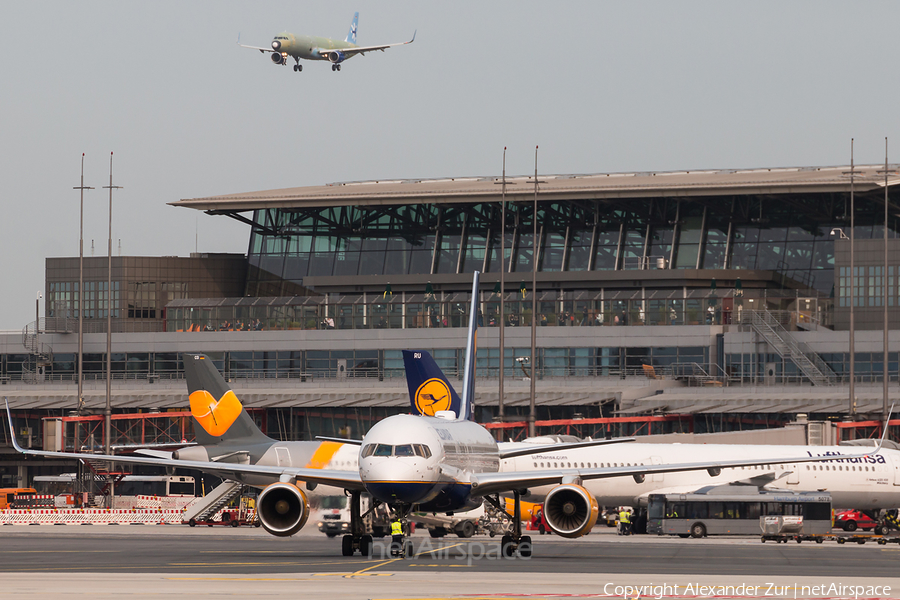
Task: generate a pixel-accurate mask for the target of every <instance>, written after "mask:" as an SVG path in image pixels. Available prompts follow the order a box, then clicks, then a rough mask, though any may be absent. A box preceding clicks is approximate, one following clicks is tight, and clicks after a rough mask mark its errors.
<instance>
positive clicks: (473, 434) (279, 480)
mask: <svg viewBox="0 0 900 600" xmlns="http://www.w3.org/2000/svg"><path fill="white" fill-rule="evenodd" d="M478 275H479V274H478V273H477V272H476V273H475V274H474V283H473V288H472V305H471V309H470V313H469V334H468V339H467V341H466V364H465V369H464V371H463V393H462V396H461V398H460V405H459V410H458V411H456V412H454V411H451V410H442V409H441V408H442V407H439V406H433V407H432V408H433V409H435V412H434V415H433V416H428V415H394V416H391V417H387V418H385V419H383V420H381V421H379V422H378V423H376V424H375V425H374V426H373V427H372V428H371V429H370V430H369V432H368V433H367V434H366V435H365V437H364V438H363V439H362V440H331V441H338V442H343V443H347V444H354V445H356V446H358V447H359V455H358V456H359V469H358V470H357V471H349V472H348V471H342V470H338V469H316V468H310V467H309V466H299V464H298V465H295V464H294V461H293V459H292V457H291V456H290V454H289V452H288V453H282V455H281V456H278V453H277V451H276V456H275V458H276V462H277V464H265V465H263V464H260V463H259V462H257V464H247V463H246V462H244V461H242V460H238V461H237V462H232V463H226V462H223V459H225V458H226V457H218V458H219V461H217V462H211V461H209V460H178V459H163V458H149V457H126V456H106V455H101V454H79V453H68V452H46V451H41V450H26V449H24V448H22V447H21V446H19V444H18V442H17V441H16V438H15V429H14V428H13V427H12V418H11V417H10V434H11V439H12V442H13V446H14V448H15V449H16V451H18V452H20V453H22V454H29V455H33V456H41V457H43V458H65V459H73V458H83V459H90V460H94V461H96V460H108V461H115V462H119V463H135V464H155V465H161V466H167V467H176V468H177V467H183V468H188V469H199V470H202V471H207V472H210V473H214V474H216V475H218V476H220V477H224V478H228V479H234V480H236V481H247V482H250V481H252V482H253V485H256V486H259V487H264V489H263V490H262V492H260V494H259V498H258V500H257V505H256V506H257V514H258V515H259V519H260V523H261V524H262V526H263V527H264V528H265V529H266V531H268V532H269V533H271V534H273V535H277V536H290V535H293V534H295V533H297V532H298V531H300V529H301V528H302V527H303V525H304V524H305V523H306V520H307V519H308V518H309V502H308V500H307V495H306V492H305V491H304V490H303V488H304V487H305V488H306V489H307V490H311V489H314V488H315V487H316V486H317V485H330V486H336V487H340V488H343V489H344V490H345V491H346V492H348V493H349V496H350V508H351V525H350V527H351V533H349V534H348V535H346V536H345V537H344V539H343V544H342V553H343V554H344V556H352V555H353V554H355V553H356V551H357V550H359V551H360V553H361V554H363V555H364V556H371V554H372V549H373V547H372V543H373V540H372V536H371V535H369V534H368V533H367V532H366V530H365V524H364V522H363V515H362V514H361V510H360V509H361V495H362V493H363V492H368V493H369V494H370V495H371V497H372V499H373V504H378V503H383V504H386V505H387V506H388V507H389V508H390V509H391V511H392V512H393V513H394V514H395V515H396V516H397V517H399V518H400V519H401V521H406V520H408V518H409V515H410V513H411V512H413V511H424V512H432V511H439V512H452V511H458V510H466V509H470V508H474V507H476V506H478V505H479V504H481V503H482V501H483V500H487V501H489V502H491V504H493V505H494V506H497V507H498V508H501V509H502V506H501V501H500V497H499V494H511V495H513V498H514V509H513V515H511V516H513V531H512V532H511V533H510V534H507V535H505V536H503V539H502V542H501V548H502V552H503V555H504V556H513V555H515V554H516V553H518V554H519V555H520V556H523V557H524V556H530V555H531V551H532V548H531V539H530V537H529V536H525V535H522V529H521V520H520V519H519V518H518V517H519V516H520V514H521V498H522V496H527V495H528V493H529V492H528V489H529V488H534V487H538V486H550V491H549V492H548V493H547V494H546V498H545V503H544V516H545V518H546V519H547V520H548V521H551V522H552V526H553V528H554V531H555V532H556V533H558V534H560V535H562V536H564V537H580V536H583V535H585V534H587V533H588V532H590V530H591V528H592V527H593V526H594V523H596V521H597V515H598V510H599V507H598V504H597V500H596V499H595V498H594V496H593V494H591V493H590V492H589V491H588V490H586V489H585V487H584V483H585V482H587V481H591V480H594V479H607V478H611V477H621V476H630V477H633V478H636V479H641V478H644V477H646V476H653V475H659V474H663V473H674V472H679V471H692V470H696V471H706V472H707V473H709V475H710V476H712V477H715V476H717V475H719V474H720V473H721V472H722V470H724V469H729V468H735V467H745V466H753V465H769V464H780V463H789V464H801V463H812V462H822V461H823V460H827V459H824V458H822V457H818V456H807V455H805V454H801V452H799V451H797V452H796V454H794V453H791V454H788V455H786V456H781V457H777V456H769V457H759V458H752V459H749V458H738V459H729V460H721V459H719V457H717V456H704V457H703V458H702V459H700V460H698V461H696V462H686V463H677V464H630V465H624V464H623V465H617V466H603V467H599V466H597V467H594V466H590V467H588V466H587V465H585V466H581V465H580V464H575V463H572V464H569V463H568V462H567V463H566V464H560V463H557V464H555V465H553V466H547V467H545V468H544V469H540V470H533V469H529V470H527V471H515V470H514V471H505V472H501V471H500V463H501V461H502V460H503V459H506V458H512V457H515V456H521V455H523V453H524V454H532V455H533V454H541V453H545V452H548V451H550V450H551V449H548V447H547V446H541V445H537V444H534V445H532V446H533V447H532V448H515V449H509V450H505V449H504V450H501V448H499V447H498V446H497V443H496V442H495V441H494V438H493V437H492V436H491V434H490V432H489V431H488V430H487V429H485V428H484V427H482V426H481V425H479V424H477V423H475V422H474V421H472V420H471V418H472V410H471V407H472V398H473V395H474V389H473V388H474V386H473V384H474V381H475V377H474V373H475V333H476V331H475V329H476V323H477V318H476V316H477V309H478ZM412 358H413V359H414V360H415V359H416V357H415V356H413V357H412ZM194 359H195V361H196V362H201V363H202V362H204V361H208V359H206V358H205V357H202V356H201V355H194ZM186 362H187V361H186ZM435 392H437V394H438V395H437V396H436V395H435ZM428 393H429V395H430V396H431V397H430V398H428V399H427V400H428V401H429V402H431V404H436V403H435V402H433V400H434V399H440V391H437V390H433V391H430V392H428ZM438 403H439V402H438ZM191 405H192V409H194V408H199V409H200V412H201V415H202V416H201V418H199V419H198V422H199V423H200V426H201V427H202V428H203V429H204V430H205V431H206V432H207V433H208V434H209V435H210V436H212V437H213V438H217V437H221V436H223V435H225V433H226V432H228V431H229V429H230V428H231V427H235V426H237V427H239V428H240V430H241V431H240V433H243V434H245V435H247V437H248V439H247V448H246V450H247V452H248V453H252V446H253V445H254V443H255V441H256V440H257V439H258V438H255V437H254V436H253V435H252V434H253V431H252V429H245V424H246V421H245V420H243V419H242V415H244V414H245V411H244V409H243V407H242V406H241V404H240V402H239V401H238V399H237V397H236V396H235V395H234V393H233V392H226V393H225V395H224V396H222V397H220V398H218V399H217V398H216V396H214V395H212V394H208V393H207V394H197V395H196V398H195V394H191ZM195 405H196V406H195ZM7 416H9V404H8V403H7ZM604 443H607V442H606V440H595V441H590V442H586V443H584V444H582V445H584V446H592V445H597V444H604ZM626 445H627V444H626ZM577 447H578V445H575V446H573V445H567V446H566V449H568V450H574V449H576V448H577ZM557 449H561V448H560V447H557ZM880 450H881V446H880V445H879V446H878V447H876V448H874V449H872V450H871V451H869V452H865V453H861V454H850V455H845V456H843V457H842V458H844V459H848V460H860V459H867V458H868V457H870V456H873V455H877V453H878V452H879V451H880ZM212 458H213V457H210V459H212ZM301 484H305V485H302V486H301ZM403 529H404V530H406V528H405V527H404V528H403ZM402 547H403V548H404V549H406V548H408V547H409V546H408V545H407V544H405V543H404V544H402ZM406 551H407V552H408V550H406Z"/></svg>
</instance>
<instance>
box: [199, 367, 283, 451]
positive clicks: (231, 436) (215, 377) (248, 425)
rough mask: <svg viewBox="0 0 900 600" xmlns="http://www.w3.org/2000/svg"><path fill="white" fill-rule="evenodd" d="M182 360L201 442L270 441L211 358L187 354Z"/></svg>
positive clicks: (204, 443) (211, 443) (205, 443)
mask: <svg viewBox="0 0 900 600" xmlns="http://www.w3.org/2000/svg"><path fill="white" fill-rule="evenodd" d="M182 360H183V362H184V377H185V379H186V380H187V387H188V396H189V400H190V404H191V416H193V418H194V435H195V436H196V437H197V443H198V444H201V445H204V446H208V445H213V444H218V443H221V442H224V441H228V440H235V439H243V440H255V441H260V442H261V441H270V438H269V437H268V436H266V435H265V434H264V433H263V432H262V431H260V430H259V427H257V426H256V423H254V422H253V419H251V418H250V415H248V414H247V411H246V410H244V407H243V405H242V404H241V401H240V400H238V397H237V395H235V393H234V392H233V391H232V390H231V388H230V387H229V386H228V383H226V382H225V379H224V378H223V377H222V375H221V374H220V373H219V371H218V369H216V366H215V364H213V361H212V360H210V359H209V358H208V357H207V356H205V355H203V354H187V353H185V354H184V355H183V357H182Z"/></svg>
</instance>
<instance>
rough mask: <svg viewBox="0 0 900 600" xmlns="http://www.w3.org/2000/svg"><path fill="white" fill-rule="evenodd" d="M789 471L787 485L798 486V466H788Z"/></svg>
mask: <svg viewBox="0 0 900 600" xmlns="http://www.w3.org/2000/svg"><path fill="white" fill-rule="evenodd" d="M790 469H791V470H790V471H788V476H787V482H788V484H793V485H798V484H799V483H800V465H790Z"/></svg>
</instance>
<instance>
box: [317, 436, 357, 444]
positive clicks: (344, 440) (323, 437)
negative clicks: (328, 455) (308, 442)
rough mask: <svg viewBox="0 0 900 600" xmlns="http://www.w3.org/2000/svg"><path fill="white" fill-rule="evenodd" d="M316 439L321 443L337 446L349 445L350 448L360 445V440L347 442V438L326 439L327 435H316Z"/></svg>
mask: <svg viewBox="0 0 900 600" xmlns="http://www.w3.org/2000/svg"><path fill="white" fill-rule="evenodd" d="M316 439H317V440H322V441H323V442H337V443H338V444H350V445H352V446H361V445H362V440H349V439H347V438H338V437H328V436H327V435H317V436H316Z"/></svg>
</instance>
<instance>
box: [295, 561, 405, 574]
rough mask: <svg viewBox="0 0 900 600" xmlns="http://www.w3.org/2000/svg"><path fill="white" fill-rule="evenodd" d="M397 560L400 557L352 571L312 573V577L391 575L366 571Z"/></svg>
mask: <svg viewBox="0 0 900 600" xmlns="http://www.w3.org/2000/svg"><path fill="white" fill-rule="evenodd" d="M398 560H403V559H402V558H392V559H390V560H385V561H382V562H379V563H378V564H377V565H372V566H371V567H366V568H365V569H360V570H359V571H354V572H353V573H313V576H314V577H343V578H344V579H353V578H355V577H391V576H392V575H393V573H366V571H371V570H372V569H377V568H378V567H383V566H384V565H389V564H391V563H393V562H397V561H398Z"/></svg>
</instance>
